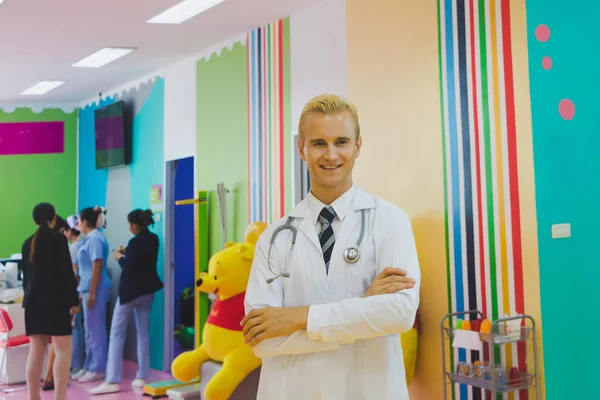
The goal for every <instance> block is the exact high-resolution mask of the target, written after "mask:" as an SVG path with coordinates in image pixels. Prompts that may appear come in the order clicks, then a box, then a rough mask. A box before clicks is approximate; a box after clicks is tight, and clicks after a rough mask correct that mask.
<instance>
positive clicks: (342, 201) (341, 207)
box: [307, 184, 356, 223]
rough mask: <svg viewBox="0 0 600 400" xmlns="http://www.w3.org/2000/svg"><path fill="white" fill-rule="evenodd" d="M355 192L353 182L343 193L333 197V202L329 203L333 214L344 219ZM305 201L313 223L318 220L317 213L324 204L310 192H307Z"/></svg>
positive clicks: (341, 219)
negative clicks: (335, 197)
mask: <svg viewBox="0 0 600 400" xmlns="http://www.w3.org/2000/svg"><path fill="white" fill-rule="evenodd" d="M355 192H356V187H355V186H354V184H352V186H351V187H350V189H348V190H346V191H345V192H344V194H342V195H341V196H340V197H338V198H337V199H335V201H334V202H333V203H331V207H333V210H334V211H335V214H336V216H337V217H338V218H339V220H340V221H343V220H344V217H345V216H346V213H347V212H348V210H349V209H350V206H351V204H352V199H353V198H354V193H355ZM307 201H308V211H309V213H310V218H311V220H312V222H313V223H317V222H318V221H319V214H320V213H321V210H322V209H323V207H325V206H326V205H325V204H324V203H323V202H322V201H321V200H319V199H317V198H316V197H315V196H314V195H313V194H312V192H308V195H307Z"/></svg>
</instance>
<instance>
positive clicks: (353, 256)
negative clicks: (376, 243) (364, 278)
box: [344, 246, 360, 264]
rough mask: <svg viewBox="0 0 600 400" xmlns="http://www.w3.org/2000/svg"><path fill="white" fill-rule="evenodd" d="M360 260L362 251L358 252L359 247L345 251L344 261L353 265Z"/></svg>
mask: <svg viewBox="0 0 600 400" xmlns="http://www.w3.org/2000/svg"><path fill="white" fill-rule="evenodd" d="M359 258H360V251H358V247H357V246H352V247H348V248H347V249H346V250H344V260H346V262H348V263H350V264H353V263H355V262H357V261H358V259H359Z"/></svg>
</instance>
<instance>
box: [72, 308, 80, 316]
mask: <svg viewBox="0 0 600 400" xmlns="http://www.w3.org/2000/svg"><path fill="white" fill-rule="evenodd" d="M79 311H81V309H80V308H79V306H75V307H72V308H71V315H76V314H77V313H79Z"/></svg>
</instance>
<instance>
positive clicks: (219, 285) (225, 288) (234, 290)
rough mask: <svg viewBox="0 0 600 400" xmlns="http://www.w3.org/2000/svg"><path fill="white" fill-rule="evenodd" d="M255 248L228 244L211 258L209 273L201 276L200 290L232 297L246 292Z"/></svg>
mask: <svg viewBox="0 0 600 400" xmlns="http://www.w3.org/2000/svg"><path fill="white" fill-rule="evenodd" d="M253 258H254V246H253V245H251V244H249V243H227V245H226V247H225V249H223V250H221V251H220V252H218V253H217V254H215V255H214V256H212V257H211V259H210V262H209V264H208V273H204V274H201V275H200V279H198V281H197V282H196V286H197V287H198V290H200V291H202V292H205V293H214V294H216V295H219V296H224V297H231V296H235V295H236V294H240V293H242V292H245V291H246V287H247V286H248V278H249V277H250V268H251V267H252V260H253Z"/></svg>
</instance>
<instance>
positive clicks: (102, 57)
mask: <svg viewBox="0 0 600 400" xmlns="http://www.w3.org/2000/svg"><path fill="white" fill-rule="evenodd" d="M134 50H135V49H130V48H119V47H106V48H104V49H102V50H98V51H97V52H95V53H94V54H91V55H89V56H87V57H86V58H84V59H82V60H79V61H77V62H76V63H75V64H73V66H74V67H80V68H100V67H103V66H105V65H106V64H109V63H111V62H113V61H115V60H117V59H119V58H121V57H123V56H126V55H127V54H129V53H131V52H132V51H134Z"/></svg>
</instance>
